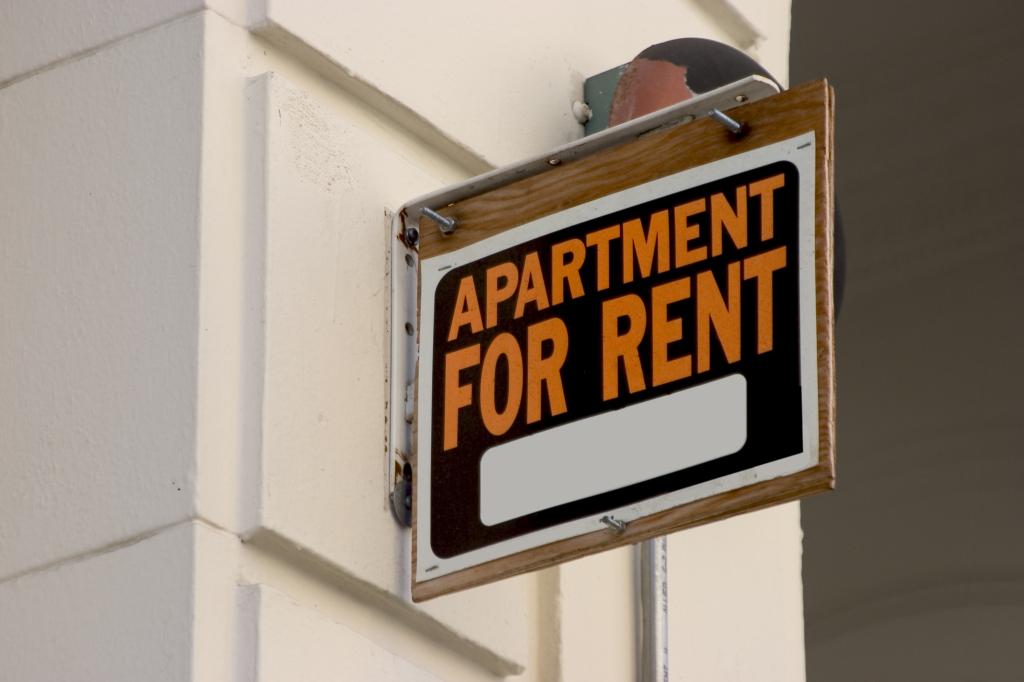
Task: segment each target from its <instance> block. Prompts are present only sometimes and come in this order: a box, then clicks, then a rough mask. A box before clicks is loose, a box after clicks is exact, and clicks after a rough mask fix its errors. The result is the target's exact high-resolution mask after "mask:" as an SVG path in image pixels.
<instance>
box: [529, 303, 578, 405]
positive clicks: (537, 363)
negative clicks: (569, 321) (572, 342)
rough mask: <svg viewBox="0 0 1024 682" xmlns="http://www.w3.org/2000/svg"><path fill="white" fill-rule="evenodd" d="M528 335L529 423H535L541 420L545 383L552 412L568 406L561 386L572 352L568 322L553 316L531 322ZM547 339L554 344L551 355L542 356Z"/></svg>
mask: <svg viewBox="0 0 1024 682" xmlns="http://www.w3.org/2000/svg"><path fill="white" fill-rule="evenodd" d="M526 335H527V342H526V355H527V359H526V377H527V379H526V423H527V424H532V423H534V422H537V421H540V418H541V394H542V392H543V390H544V386H545V385H546V386H547V389H548V391H547V392H548V404H549V405H551V415H552V416H554V415H556V414H562V413H563V412H565V411H566V410H567V409H568V408H567V407H566V406H565V390H564V389H563V387H562V365H563V364H565V356H566V355H568V353H569V330H568V329H566V327H565V322H563V321H562V320H561V319H559V318H557V317H553V318H551V319H550V320H545V321H543V322H538V323H536V324H532V325H530V327H529V329H527V331H526ZM545 341H550V342H551V343H552V344H553V346H554V348H553V349H552V351H551V355H549V356H548V357H544V355H543V344H544V342H545Z"/></svg>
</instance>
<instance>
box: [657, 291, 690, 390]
mask: <svg viewBox="0 0 1024 682" xmlns="http://www.w3.org/2000/svg"><path fill="white" fill-rule="evenodd" d="M689 297H690V278H689V277H683V278H682V279H677V280H675V281H673V282H668V283H667V284H662V285H660V286H656V287H654V288H652V289H651V383H652V384H653V385H654V386H661V385H662V384H667V383H669V382H670V381H676V380H677V379H685V378H686V377H688V376H690V373H691V372H692V370H693V361H692V359H691V358H690V356H689V355H681V356H680V357H678V358H673V359H671V360H670V359H669V357H668V344H670V343H672V342H673V341H679V340H680V339H682V338H683V320H682V318H679V317H675V318H670V317H669V316H668V306H669V304H670V303H675V302H676V301H682V300H683V299H686V298H689Z"/></svg>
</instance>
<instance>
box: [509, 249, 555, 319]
mask: <svg viewBox="0 0 1024 682" xmlns="http://www.w3.org/2000/svg"><path fill="white" fill-rule="evenodd" d="M527 303H533V304H534V305H535V306H537V310H544V309H545V308H547V307H548V305H549V304H548V290H547V288H546V287H545V286H544V274H543V273H542V272H541V271H540V259H539V258H537V252H536V251H533V252H531V253H528V254H526V258H525V259H523V276H522V277H521V278H520V280H519V295H518V296H516V312H515V315H513V317H514V318H516V319H519V318H520V317H522V316H523V313H524V312H526V304H527Z"/></svg>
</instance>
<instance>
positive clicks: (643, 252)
mask: <svg viewBox="0 0 1024 682" xmlns="http://www.w3.org/2000/svg"><path fill="white" fill-rule="evenodd" d="M655 256H657V258H658V272H659V273H662V272H667V271H668V269H669V267H671V262H670V259H671V257H672V256H671V254H670V253H669V245H668V211H667V210H666V211H658V212H657V213H653V214H652V215H651V220H650V223H649V224H648V227H647V233H646V234H644V226H643V223H641V222H640V221H639V220H627V221H626V222H625V223H623V224H622V281H623V282H632V281H633V260H634V258H635V259H636V262H637V264H638V265H639V266H640V276H641V277H650V276H651V270H652V269H653V268H654V258H655Z"/></svg>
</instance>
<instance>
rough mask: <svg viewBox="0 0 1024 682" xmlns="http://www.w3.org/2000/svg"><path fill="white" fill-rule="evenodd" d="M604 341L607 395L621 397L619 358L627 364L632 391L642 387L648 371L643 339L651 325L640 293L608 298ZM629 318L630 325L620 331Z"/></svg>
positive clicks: (604, 310)
mask: <svg viewBox="0 0 1024 682" xmlns="http://www.w3.org/2000/svg"><path fill="white" fill-rule="evenodd" d="M601 308H602V310H601V315H602V321H601V322H602V329H601V343H602V349H603V350H602V352H603V355H604V362H603V366H604V374H603V378H604V399H605V400H611V399H612V398H618V397H619V359H620V358H621V359H622V364H623V365H624V366H625V368H626V383H627V384H628V385H629V392H630V393H636V392H637V391H642V390H643V389H644V387H645V385H644V372H643V368H642V367H641V365H640V351H639V349H638V347H639V345H640V340H641V339H643V337H644V330H645V328H646V326H647V311H646V310H645V308H644V302H643V301H642V300H641V299H640V297H639V296H637V295H636V294H626V295H625V296H620V297H618V298H613V299H610V300H607V301H605V302H604V303H603V304H602V306H601ZM622 318H627V319H628V320H629V328H628V329H627V330H626V331H625V333H623V334H621V335H620V334H619V320H620V319H622Z"/></svg>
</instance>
